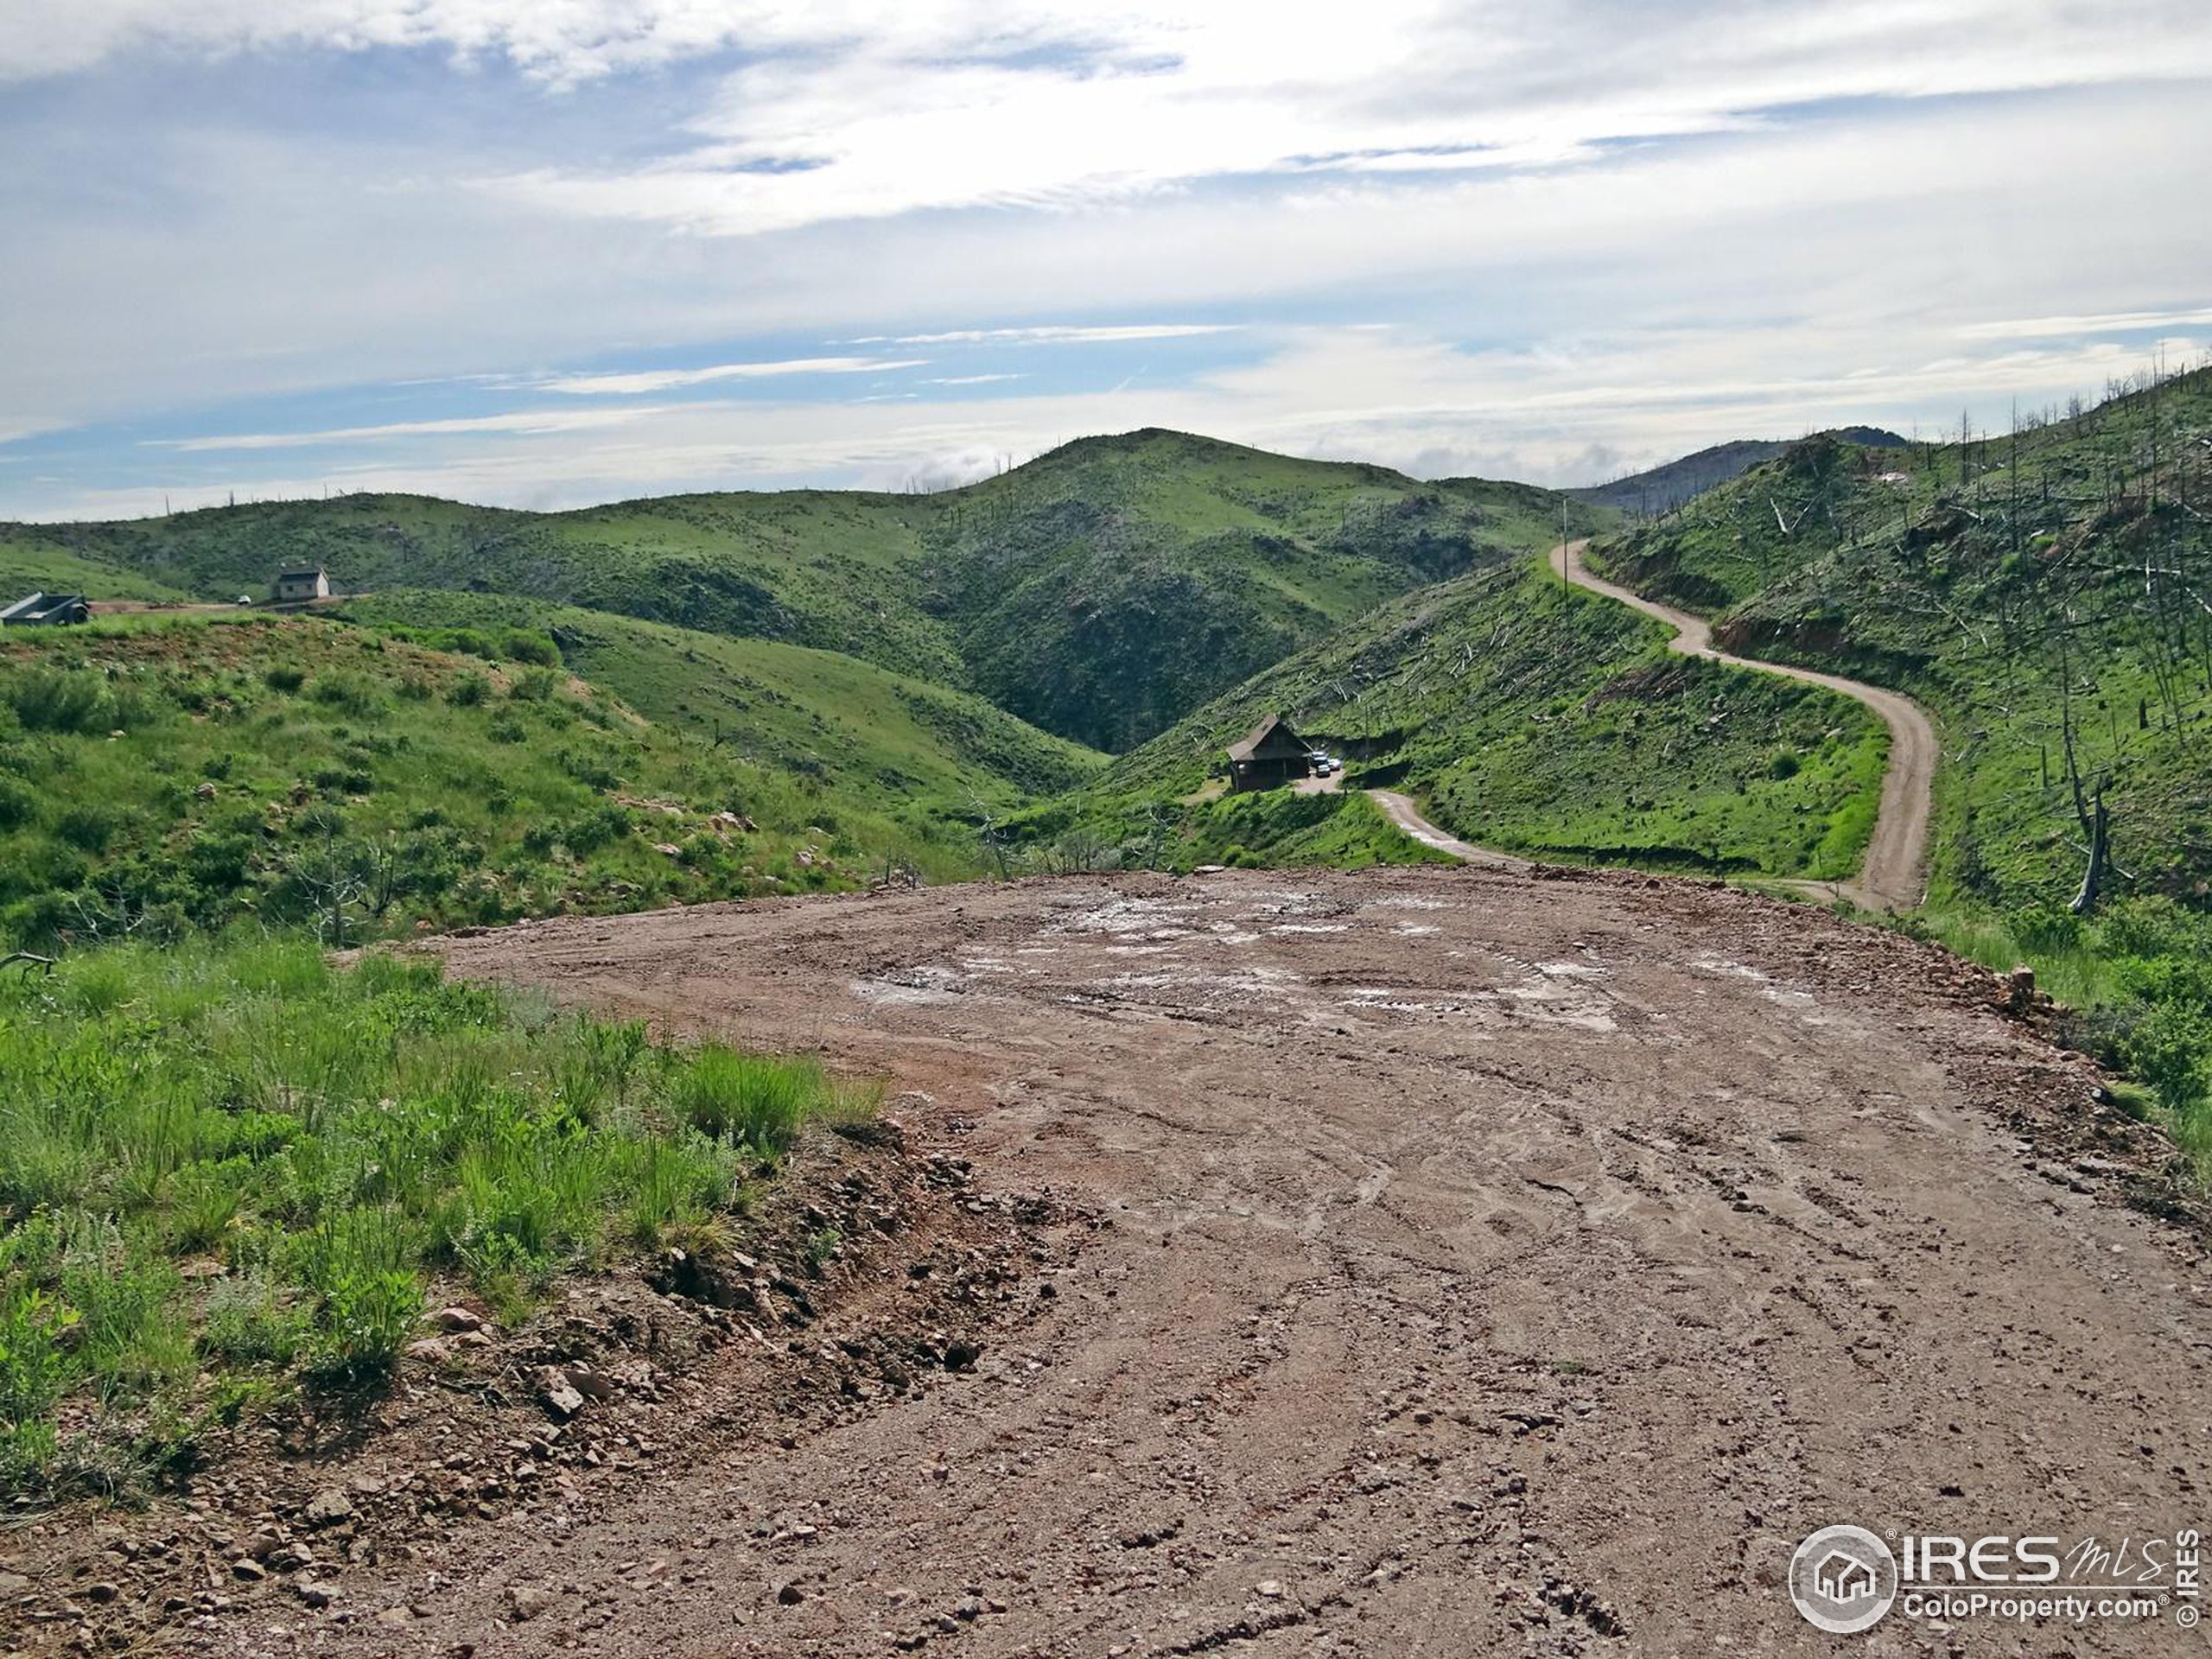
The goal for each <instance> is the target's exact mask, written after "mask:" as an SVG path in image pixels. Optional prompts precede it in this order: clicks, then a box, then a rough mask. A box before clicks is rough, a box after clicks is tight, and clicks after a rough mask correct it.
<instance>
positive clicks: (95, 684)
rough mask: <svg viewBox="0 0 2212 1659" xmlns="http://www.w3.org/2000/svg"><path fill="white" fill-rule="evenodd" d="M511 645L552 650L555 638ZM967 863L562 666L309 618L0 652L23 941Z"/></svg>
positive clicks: (409, 915) (75, 638)
mask: <svg viewBox="0 0 2212 1659" xmlns="http://www.w3.org/2000/svg"><path fill="white" fill-rule="evenodd" d="M509 643H510V645H511V646H512V648H513V649H514V650H515V651H517V652H522V653H523V654H524V655H535V656H542V657H543V658H546V659H548V661H549V662H557V660H558V659H557V657H556V654H555V652H554V650H553V647H552V645H551V643H550V640H549V639H546V638H545V637H544V636H543V635H539V636H537V640H536V648H535V649H534V650H533V649H530V648H528V647H527V646H526V645H524V644H523V642H522V641H520V640H519V639H518V640H514V641H510V642H509ZM747 820H749V822H750V824H751V825H752V826H753V827H747V822H746V821H747ZM973 857H974V854H973V850H972V848H971V847H969V846H965V845H963V846H962V847H960V848H958V849H950V848H947V847H945V846H944V845H942V844H932V843H931V842H929V841H928V840H926V839H925V838H924V837H923V836H921V835H920V834H918V833H917V832H916V831H915V830H914V829H911V828H910V827H908V826H907V825H906V824H902V823H893V821H891V820H890V819H889V818H888V817H883V816H881V815H878V814H872V813H870V812H869V811H868V810H866V808H865V806H861V807H859V808H853V807H848V806H844V805H842V804H840V806H839V807H838V809H837V810H827V809H825V807H824V805H823V801H822V799H821V798H820V797H819V795H818V794H817V792H815V791H810V790H808V789H806V788H804V787H803V786H802V784H801V783H800V782H799V781H798V780H795V779H793V778H792V777H791V775H790V774H788V773H785V772H781V771H779V770H778V769H776V768H773V767H772V766H767V765H764V764H760V763H758V762H754V761H750V760H742V759H739V758H736V757H733V756H730V755H728V754H727V753H724V752H722V751H720V750H716V749H715V748H713V747H710V746H709V744H707V743H704V742H702V741H697V740H696V739H695V738H693V737H691V736H690V735H689V734H685V733H683V732H682V731H678V730H671V729H670V728H664V727H663V726H660V725H658V724H655V723H654V722H652V721H647V720H645V719H644V718H643V717H641V716H640V715H638V714H636V713H635V712H634V711H632V710H631V709H628V708H627V707H626V706H625V705H623V704H622V703H620V702H617V701H615V700H613V699H612V698H610V697H608V696H606V695H605V694H604V693H603V692H601V691H600V690H597V689H595V688H594V687H593V686H591V685H589V684H588V683H584V682H582V681H581V680H578V679H575V678H574V677H572V676H570V675H569V673H568V672H567V671H564V670H563V669H561V668H559V667H556V666H549V665H545V664H532V663H530V662H527V661H523V660H514V659H512V658H511V659H510V660H508V661H506V662H505V663H501V664H491V663H487V662H485V661H482V660H480V659H474V658H467V657H463V656H458V655H454V654H452V653H449V652H437V651H430V650H424V649H422V648H419V647H416V646H414V645H407V644H404V643H402V642H399V641H396V640H388V639H384V638H381V637H379V636H378V635H377V634H375V633H373V632H369V631H367V630H365V629H362V628H359V627H351V626H342V625H340V624H337V623H334V622H330V621H326V620H320V619H316V620H307V619H302V620H286V621H277V620H271V619H269V618H265V617H264V618H253V619H239V620H231V619H200V620H181V621H168V622H154V621H145V622H141V623H138V624H137V625H135V626H103V625H95V626H91V627H87V628H80V629H75V630H70V631H67V632H60V631H55V632H48V631H39V632H30V631H26V632H24V633H22V634H21V635H19V636H16V637H15V638H12V639H8V640H6V641H0V937H5V938H9V939H11V940H13V941H16V942H18V943H28V944H36V945H44V944H48V943H50V942H53V941H55V940H57V939H59V940H74V941H78V942H80V943H82V942H92V941H96V940H103V939H113V938H121V937H125V936H138V937H175V936H176V935H178V934H180V933H181V932H183V931H188V930H191V929H220V928H222V927H225V926H226V925H229V924H231V923H232V922H235V921H239V920H248V921H251V922H254V923H257V924H261V925H271V926H279V927H282V926H289V925H299V926H304V927H308V928H311V929H314V930H315V931H318V932H319V933H321V935H322V937H324V938H340V937H345V938H353V937H359V936H361V935H363V934H365V933H371V932H391V931H399V930H402V929H404V928H406V927H409V926H410V925H416V924H417V923H421V924H426V925H427V924H433V923H435V924H437V925H448V924H454V923H460V922H495V921H505V920H510V919H512V918H516V917H519V916H528V915H545V914H550V913H555V912H561V911H567V910H582V911H609V910H620V909H636V908H641V907H646V906H654V905H658V904H664V903H671V902H676V901H679V900H689V899H714V898H727V897H732V896H741V895H744V894H747V893H773V892H788V891H793V890H804V889H807V888H811V887H825V886H849V885H853V884H855V883H856V882H858V881H861V880H866V879H868V876H869V875H871V874H875V873H878V872H880V869H881V868H883V867H884V866H885V865H886V864H887V863H888V862H890V861H900V862H904V863H910V864H916V865H919V866H921V867H922V868H927V869H930V870H931V872H932V873H934V874H959V873H963V872H964V871H966V870H968V869H969V868H973V863H972V861H973Z"/></svg>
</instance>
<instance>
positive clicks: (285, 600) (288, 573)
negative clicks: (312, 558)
mask: <svg viewBox="0 0 2212 1659" xmlns="http://www.w3.org/2000/svg"><path fill="white" fill-rule="evenodd" d="M275 594H276V599H277V603H278V604H279V605H304V604H306V603H307V602H308V601H309V600H312V599H328V598H329V597H330V572H329V571H327V570H326V569H323V568H322V566H321V565H319V564H318V565H313V566H302V568H301V569H296V570H279V571H278V572H277V583H276V588H275Z"/></svg>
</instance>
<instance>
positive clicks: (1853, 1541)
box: [1789, 1527, 1897, 1636]
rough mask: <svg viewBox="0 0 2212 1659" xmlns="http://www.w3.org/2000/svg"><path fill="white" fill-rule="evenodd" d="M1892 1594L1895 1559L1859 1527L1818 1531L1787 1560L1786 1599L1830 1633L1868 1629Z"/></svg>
mask: <svg viewBox="0 0 2212 1659" xmlns="http://www.w3.org/2000/svg"><path fill="white" fill-rule="evenodd" d="M1789 1599H1790V1600H1791V1601H1793V1602H1795V1603H1796V1605H1797V1611H1799V1612H1801V1613H1802V1614H1804V1616H1805V1618H1806V1622H1807V1623H1808V1624H1813V1625H1815V1626H1816V1627H1817V1628H1819V1629H1821V1630H1826V1631H1827V1632H1828V1633H1829V1634H1830V1635H1833V1636H1853V1635H1856V1634H1857V1633H1858V1632H1859V1631H1860V1630H1871V1629H1872V1627H1873V1626H1874V1624H1875V1623H1876V1622H1877V1621H1878V1620H1879V1619H1880V1618H1881V1617H1882V1615H1883V1614H1885V1613H1886V1612H1888V1611H1890V1604H1891V1602H1893V1601H1895V1600H1896V1599H1897V1558H1896V1557H1895V1556H1893V1555H1891V1554H1890V1547H1889V1546H1888V1545H1887V1544H1885V1543H1884V1542H1883V1541H1881V1539H1880V1538H1879V1537H1878V1536H1877V1535H1874V1534H1873V1533H1871V1532H1869V1531H1867V1530H1866V1528H1864V1527H1823V1528H1821V1529H1820V1530H1819V1531H1818V1532H1816V1533H1815V1534H1814V1535H1812V1536H1811V1537H1809V1538H1808V1539H1807V1540H1806V1541H1804V1542H1803V1543H1802V1544H1800V1545H1798V1546H1797V1553H1796V1554H1795V1555H1793V1556H1792V1557H1790V1560H1789Z"/></svg>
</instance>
